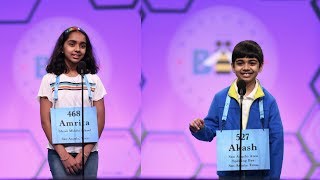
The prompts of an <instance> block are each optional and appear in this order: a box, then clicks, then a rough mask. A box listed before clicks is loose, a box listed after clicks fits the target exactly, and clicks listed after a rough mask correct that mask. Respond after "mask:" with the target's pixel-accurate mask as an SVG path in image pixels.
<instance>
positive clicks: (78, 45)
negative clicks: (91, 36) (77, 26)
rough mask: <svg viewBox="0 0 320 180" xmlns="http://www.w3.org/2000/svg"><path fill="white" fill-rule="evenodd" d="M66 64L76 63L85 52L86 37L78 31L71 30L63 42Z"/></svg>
mask: <svg viewBox="0 0 320 180" xmlns="http://www.w3.org/2000/svg"><path fill="white" fill-rule="evenodd" d="M63 53H64V55H65V61H66V63H67V64H70V63H71V64H74V65H76V64H78V63H79V62H80V60H81V59H82V58H83V57H84V55H85V53H86V37H85V36H84V35H83V34H82V33H81V32H79V31H74V32H71V33H70V35H69V38H68V39H67V40H66V41H65V42H64V44H63Z"/></svg>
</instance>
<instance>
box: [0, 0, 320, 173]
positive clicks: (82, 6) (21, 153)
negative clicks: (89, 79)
mask: <svg viewBox="0 0 320 180" xmlns="http://www.w3.org/2000/svg"><path fill="white" fill-rule="evenodd" d="M311 2H313V3H314V4H315V5H317V6H314V7H313V6H312V4H311ZM21 3H22V2H21V1H18V0H12V1H4V2H1V3H0V11H1V12H2V13H1V14H0V26H1V28H0V39H1V42H2V45H1V47H2V48H1V51H0V78H1V79H0V81H1V83H2V85H1V88H0V94H1V96H2V97H1V102H0V114H1V118H0V123H1V126H0V143H1V146H2V148H1V149H0V154H2V160H1V161H0V169H1V171H0V178H50V177H51V175H50V170H49V167H48V163H47V160H46V144H47V140H46V137H45V135H44V133H43V131H42V128H41V124H40V118H39V104H38V102H37V100H36V94H37V92H38V88H39V86H40V80H41V77H42V75H43V73H44V66H45V59H46V58H47V57H48V56H49V55H50V52H51V50H52V48H53V46H54V43H55V40H56V39H57V38H58V36H59V34H60V33H61V32H62V30H64V29H65V28H67V27H69V26H72V25H78V26H80V27H82V28H83V29H84V30H85V31H87V33H88V34H89V36H90V38H91V40H92V42H93V45H94V48H95V52H96V54H97V57H98V59H99V62H100V65H101V71H100V72H99V75H100V77H101V79H102V80H103V83H104V85H105V87H106V90H107V92H108V94H107V95H106V97H105V104H106V126H105V130H104V133H103V135H102V137H101V139H100V142H101V143H100V159H99V161H100V162H99V171H98V175H99V177H100V178H107V177H120V178H121V177H143V178H146V177H160V178H167V177H180V178H191V177H195V178H217V175H216V147H215V145H216V142H215V140H214V141H213V142H211V143H207V142H201V141H198V140H196V139H195V138H193V137H192V136H191V135H190V132H189V130H188V124H189V122H190V121H191V120H192V119H194V118H196V117H200V118H203V117H205V116H206V113H207V111H208V108H209V105H210V103H211V100H212V98H213V95H214V93H216V92H218V91H219V90H221V88H222V87H225V86H228V85H229V84H230V81H231V80H233V79H234V75H233V74H226V75H219V74H216V73H214V71H213V69H211V71H210V72H209V73H206V74H195V73H193V71H192V68H193V64H192V60H193V53H194V52H195V51H196V50H201V51H204V52H207V53H208V54H210V55H211V54H214V52H216V50H217V49H218V48H217V46H216V42H217V41H222V42H226V41H230V42H231V45H230V47H228V48H227V51H230V50H232V48H233V46H234V45H235V44H236V43H237V42H238V41H240V40H243V39H249V38H250V39H253V40H257V41H258V42H259V43H261V46H262V48H263V50H264V54H265V57H266V64H265V67H264V69H263V72H262V73H261V74H260V75H259V76H258V77H259V79H260V80H261V82H262V83H263V85H264V86H265V87H266V88H267V89H268V90H269V91H270V92H271V93H272V94H273V95H274V97H275V98H276V99H277V102H278V105H279V109H280V112H281V117H282V120H283V126H284V130H285V154H284V164H283V171H282V176H281V177H282V178H286V179H302V178H311V179H312V178H313V179H318V178H320V176H319V174H320V173H319V172H320V168H319V164H320V151H319V148H318V146H319V142H320V133H319V132H320V131H319V129H320V126H319V123H318V121H319V120H320V111H319V108H320V106H319V101H317V96H318V98H319V89H320V83H319V82H320V81H319V76H320V66H319V57H318V54H319V50H318V46H319V42H320V36H319V33H320V24H319V23H320V21H319V20H320V14H318V15H317V13H316V11H317V10H316V7H319V6H320V2H319V1H297V0H292V1H290V0H277V1H276V0H274V1H272V0H249V1H225V0H215V1H212V0H201V1H200V0H197V1H196V0H194V1H192V0H143V1H142V0H141V1H138V0H121V1H120V0H117V1H116V0H112V1H106V0H104V1H103V0H96V1H93V0H90V1H78V0H69V1H63V0H57V1H41V2H40V1H36V0H28V1H23V3H22V4H21ZM318 11H319V9H318ZM319 12H320V11H319ZM139 14H140V15H141V16H142V17H143V22H142V24H141V21H140V16H139ZM141 73H142V75H141ZM311 84H312V85H311ZM311 87H313V89H312V88H311Z"/></svg>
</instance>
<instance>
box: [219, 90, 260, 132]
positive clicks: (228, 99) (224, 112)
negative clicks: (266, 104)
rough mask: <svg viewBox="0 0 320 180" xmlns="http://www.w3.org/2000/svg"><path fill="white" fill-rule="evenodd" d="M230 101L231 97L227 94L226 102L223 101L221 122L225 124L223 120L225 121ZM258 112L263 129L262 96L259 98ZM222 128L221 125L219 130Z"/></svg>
mask: <svg viewBox="0 0 320 180" xmlns="http://www.w3.org/2000/svg"><path fill="white" fill-rule="evenodd" d="M230 101H231V98H230V96H229V95H227V98H226V102H225V103H224V108H223V115H222V124H225V122H226V121H227V117H228V111H229V106H230ZM259 113H260V120H261V121H262V129H264V122H263V120H264V110H263V98H259ZM222 129H223V126H222V127H221V130H222Z"/></svg>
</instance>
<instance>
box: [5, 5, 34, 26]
mask: <svg viewBox="0 0 320 180" xmlns="http://www.w3.org/2000/svg"><path fill="white" fill-rule="evenodd" d="M16 3H17V2H16V1H1V2H0V7H1V8H0V9H1V12H2V13H1V14H2V15H0V24H26V23H29V22H30V20H31V19H32V17H33V15H34V13H35V11H36V10H37V7H38V6H39V4H40V0H27V1H24V2H23V6H18V7H19V11H16V10H15V9H16V8H17V4H16ZM5 12H7V13H5ZM2 16H4V17H2Z"/></svg>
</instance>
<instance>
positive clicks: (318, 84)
mask: <svg viewBox="0 0 320 180" xmlns="http://www.w3.org/2000/svg"><path fill="white" fill-rule="evenodd" d="M310 86H311V89H312V92H313V93H314V95H315V96H316V99H317V100H318V101H319V102H320V93H319V91H320V89H319V88H320V66H319V68H318V70H317V72H316V74H315V76H314V77H313V78H312V81H311V83H310Z"/></svg>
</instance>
